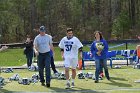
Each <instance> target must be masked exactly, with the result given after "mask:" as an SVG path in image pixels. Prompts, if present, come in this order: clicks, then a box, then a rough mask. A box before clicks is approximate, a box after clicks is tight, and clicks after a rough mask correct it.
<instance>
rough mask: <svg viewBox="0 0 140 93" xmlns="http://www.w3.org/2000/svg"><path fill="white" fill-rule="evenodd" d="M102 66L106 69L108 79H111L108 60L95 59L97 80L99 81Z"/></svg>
mask: <svg viewBox="0 0 140 93" xmlns="http://www.w3.org/2000/svg"><path fill="white" fill-rule="evenodd" d="M101 64H102V66H103V68H104V71H105V76H106V78H109V73H108V68H107V59H95V66H96V71H95V80H99V74H100V70H101V67H100V66H101Z"/></svg>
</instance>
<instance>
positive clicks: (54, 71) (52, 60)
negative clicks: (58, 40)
mask: <svg viewBox="0 0 140 93" xmlns="http://www.w3.org/2000/svg"><path fill="white" fill-rule="evenodd" d="M50 53H51V68H52V70H53V73H54V74H55V75H57V74H58V71H57V70H56V67H55V64H54V57H53V56H54V54H53V51H52V50H51V51H50Z"/></svg>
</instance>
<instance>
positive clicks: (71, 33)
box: [67, 28, 73, 39]
mask: <svg viewBox="0 0 140 93" xmlns="http://www.w3.org/2000/svg"><path fill="white" fill-rule="evenodd" d="M67 37H68V39H70V38H72V37H73V29H72V28H67Z"/></svg>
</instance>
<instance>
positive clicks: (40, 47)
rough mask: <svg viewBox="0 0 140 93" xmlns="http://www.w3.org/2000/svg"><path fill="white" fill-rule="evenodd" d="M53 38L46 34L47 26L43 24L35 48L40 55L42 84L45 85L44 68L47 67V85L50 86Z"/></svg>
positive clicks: (39, 63) (35, 40) (39, 65)
mask: <svg viewBox="0 0 140 93" xmlns="http://www.w3.org/2000/svg"><path fill="white" fill-rule="evenodd" d="M52 43H53V42H52V38H51V37H50V35H48V34H46V28H45V26H41V27H40V28H39V35H37V36H36V37H35V39H34V50H35V54H36V55H37V56H38V69H39V76H40V82H41V85H42V86H45V79H44V68H45V74H46V75H45V76H46V86H47V87H50V82H51V77H50V76H51V71H50V64H51V54H50V50H52V51H53V44H52Z"/></svg>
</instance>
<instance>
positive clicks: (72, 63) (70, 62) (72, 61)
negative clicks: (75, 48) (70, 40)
mask: <svg viewBox="0 0 140 93" xmlns="http://www.w3.org/2000/svg"><path fill="white" fill-rule="evenodd" d="M77 65H78V58H70V57H66V58H65V60H64V66H65V67H68V68H69V67H71V68H72V69H76V67H77Z"/></svg>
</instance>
